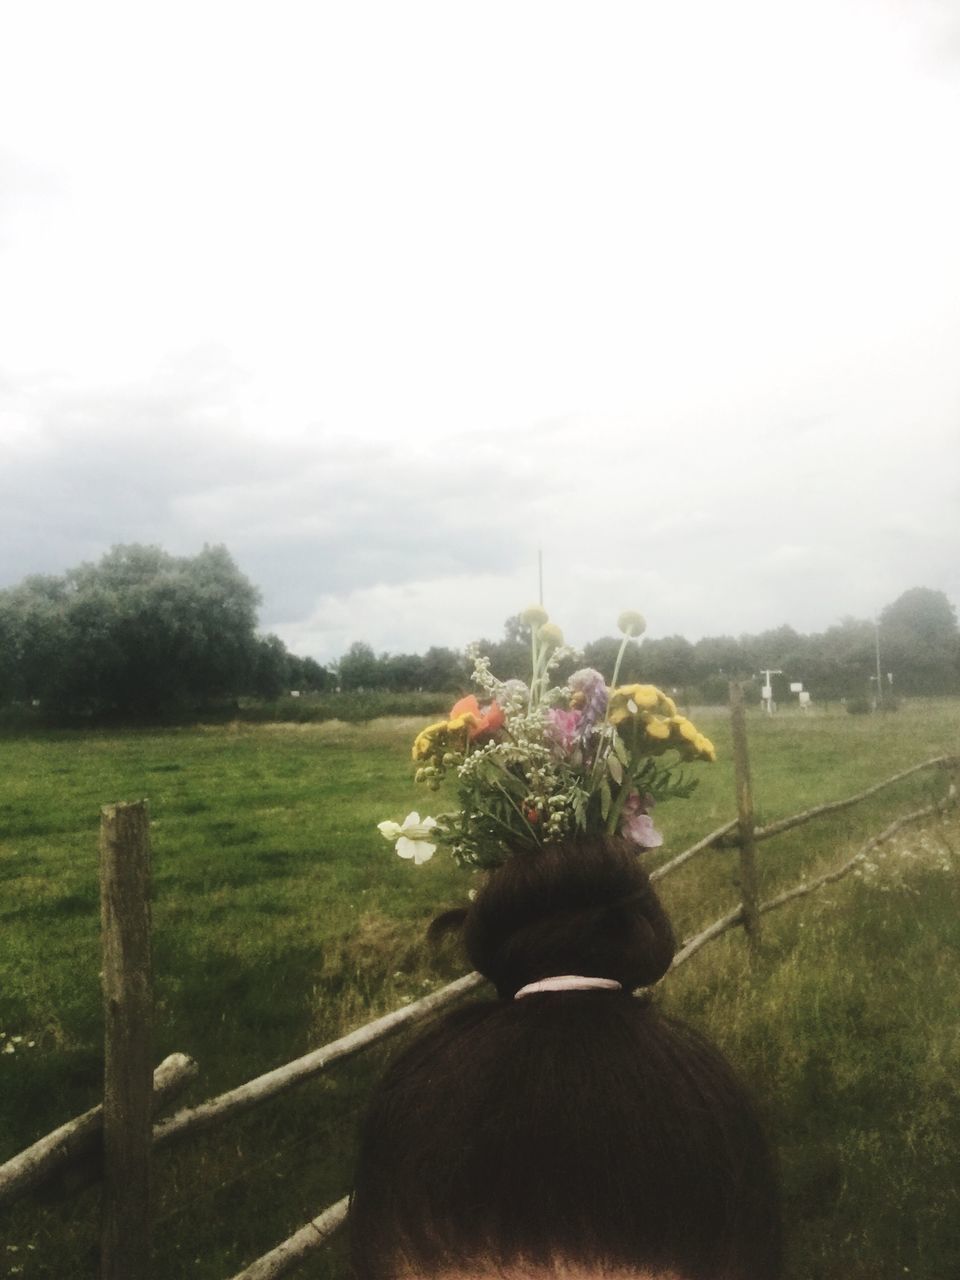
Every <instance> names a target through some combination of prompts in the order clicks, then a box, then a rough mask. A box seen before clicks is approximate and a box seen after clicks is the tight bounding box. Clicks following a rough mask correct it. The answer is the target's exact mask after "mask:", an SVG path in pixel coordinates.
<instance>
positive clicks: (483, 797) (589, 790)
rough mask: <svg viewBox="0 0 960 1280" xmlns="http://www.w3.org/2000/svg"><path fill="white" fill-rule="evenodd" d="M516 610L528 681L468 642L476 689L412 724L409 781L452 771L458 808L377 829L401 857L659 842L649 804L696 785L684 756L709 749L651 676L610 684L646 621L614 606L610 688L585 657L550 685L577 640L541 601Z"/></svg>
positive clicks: (436, 781)
mask: <svg viewBox="0 0 960 1280" xmlns="http://www.w3.org/2000/svg"><path fill="white" fill-rule="evenodd" d="M521 618H522V620H523V622H525V623H526V624H527V625H528V626H529V628H530V660H531V676H530V681H529V683H524V682H523V681H520V680H506V681H503V680H498V679H497V678H496V677H495V676H494V675H493V673H492V672H491V670H490V662H489V659H488V658H485V657H483V656H482V655H480V654H479V653H475V654H474V655H473V657H474V675H473V678H474V681H475V683H476V684H477V685H478V686H479V689H480V696H479V697H477V696H474V695H471V696H469V697H466V698H461V699H460V701H459V702H457V703H456V704H455V705H454V706H453V707H452V708H451V710H450V713H449V715H448V717H447V719H446V720H440V721H437V722H436V723H435V724H430V725H427V727H426V728H425V729H423V730H421V732H420V733H419V734H418V735H417V737H416V739H415V741H414V744H413V759H414V761H415V763H416V764H417V766H418V767H417V771H416V781H417V782H418V783H421V784H423V785H425V786H426V787H427V788H428V789H429V790H431V791H434V792H436V791H439V790H440V787H441V785H442V783H443V781H444V779H445V777H446V776H447V774H448V773H450V772H453V771H455V773H456V780H457V795H458V801H459V808H458V809H457V810H456V811H454V812H451V813H442V814H438V815H437V816H436V817H435V818H433V817H425V818H421V817H420V814H419V813H410V814H408V815H407V817H406V819H405V820H404V822H403V823H397V822H389V821H388V822H381V823H380V824H379V830H380V833H381V834H382V835H383V836H384V838H385V839H387V840H390V841H392V842H394V843H395V844H396V849H397V853H399V854H400V856H401V857H404V858H412V859H413V860H414V861H415V862H417V863H421V862H425V861H426V860H427V859H428V858H430V857H432V855H433V853H434V852H435V851H436V848H437V846H438V845H440V844H445V845H448V846H449V847H450V849H451V851H452V853H453V856H454V858H455V859H456V861H457V862H458V863H460V864H461V865H462V866H467V867H475V868H493V867H498V866H500V865H501V864H502V863H503V862H505V861H506V859H507V858H508V857H511V856H513V855H515V854H522V853H523V852H525V851H533V850H536V849H539V848H541V847H543V846H544V845H547V844H552V843H556V842H558V841H560V840H564V839H567V838H569V837H572V836H576V835H577V834H578V833H587V834H589V833H594V834H601V833H606V834H608V835H614V834H617V835H622V836H625V837H626V838H627V839H630V840H632V841H634V842H635V843H636V844H637V846H638V847H640V848H643V849H652V848H656V847H657V846H658V845H660V844H661V843H662V837H661V835H660V833H659V832H658V831H657V830H656V828H655V827H654V825H653V819H652V817H651V816H650V815H651V811H652V809H653V806H654V805H655V804H656V803H657V802H658V801H660V800H664V799H666V798H668V797H670V796H688V795H690V793H691V792H692V791H693V789H694V787H695V786H696V780H695V779H686V778H685V777H684V775H683V772H682V769H681V768H680V766H681V765H682V764H684V763H688V762H691V761H694V760H707V761H713V760H715V759H716V752H715V751H714V748H713V744H712V743H711V742H710V740H709V739H708V738H705V737H704V736H703V734H702V733H700V731H699V730H698V729H697V728H696V726H695V725H693V724H692V723H691V722H690V721H689V720H688V719H687V718H686V717H685V716H682V715H680V714H679V713H678V711H677V707H676V704H675V703H674V701H673V699H672V698H670V697H669V696H668V695H667V694H665V693H663V692H662V691H661V690H660V689H657V688H656V687H655V686H654V685H649V684H626V685H618V684H617V677H618V676H619V673H620V666H621V663H622V660H623V656H624V653H625V651H626V647H627V643H628V642H629V640H630V638H631V637H632V636H638V635H640V634H641V633H642V632H643V630H644V629H645V625H646V624H645V623H644V620H643V618H642V617H641V615H640V614H638V613H633V612H627V613H623V614H621V616H620V619H619V622H618V626H619V628H620V630H621V632H622V633H623V641H622V643H621V645H620V651H619V654H618V656H617V660H616V664H615V667H614V673H613V680H612V682H611V684H610V686H609V687H608V686H607V684H606V682H605V680H604V678H603V676H602V675H601V674H600V672H598V671H594V670H593V669H592V668H590V667H585V668H583V669H581V670H579V671H575V672H574V673H573V675H571V676H570V678H569V679H568V680H567V681H566V683H565V684H562V685H552V684H551V677H552V675H553V673H554V672H555V671H556V669H557V667H558V666H559V665H560V663H561V662H562V661H563V660H565V659H567V658H570V657H572V656H576V655H575V651H574V650H572V649H569V648H567V647H566V646H565V645H564V643H563V635H562V633H561V631H560V628H559V627H557V626H556V625H555V624H554V623H552V622H550V620H549V618H548V616H547V614H546V612H545V611H544V610H543V609H542V608H540V607H539V606H534V607H532V608H530V609H527V610H526V611H525V612H524V613H523V614H522V615H521ZM668 753H671V754H670V755H669V756H668ZM665 757H667V758H666V759H665Z"/></svg>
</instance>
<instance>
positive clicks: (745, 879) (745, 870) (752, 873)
mask: <svg viewBox="0 0 960 1280" xmlns="http://www.w3.org/2000/svg"><path fill="white" fill-rule="evenodd" d="M730 728H731V731H732V734H733V770H734V777H735V779H736V787H737V825H738V827H739V833H740V894H741V905H742V907H743V928H744V932H745V933H746V935H747V946H748V948H749V950H750V955H751V957H755V956H757V955H758V953H759V951H760V910H759V895H758V892H757V856H756V845H755V843H754V838H753V827H754V823H753V790H752V787H751V784H750V757H749V755H748V754H747V720H746V715H745V713H744V709H743V688H742V687H741V685H740V682H739V681H738V680H731V681H730Z"/></svg>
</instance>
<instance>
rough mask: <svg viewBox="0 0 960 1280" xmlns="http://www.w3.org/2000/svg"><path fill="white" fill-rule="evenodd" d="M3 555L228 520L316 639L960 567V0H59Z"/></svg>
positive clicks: (2, 107) (87, 546) (716, 610)
mask: <svg viewBox="0 0 960 1280" xmlns="http://www.w3.org/2000/svg"><path fill="white" fill-rule="evenodd" d="M2 26H3V34H2V39H0V586H6V585H10V584H12V583H14V582H17V581H19V580H20V579H21V578H22V577H24V576H25V575H26V574H28V573H36V572H42V573H56V572H61V571H62V570H64V569H65V568H67V567H69V566H70V565H73V564H76V563H78V562H80V561H81V560H91V559H96V558H98V557H99V556H100V555H101V554H102V553H103V552H104V551H105V550H107V549H108V548H109V547H110V546H111V545H112V544H114V543H117V542H134V541H136V542H150V543H158V544H160V545H162V546H163V547H165V548H167V549H168V550H170V551H174V552H177V553H191V554H192V553H194V552H196V551H198V550H199V549H200V548H201V547H202V545H203V544H204V542H212V543H220V542H222V543H225V544H226V545H227V546H228V547H229V549H230V551H231V552H232V553H233V555H234V557H235V559H236V560H237V562H238V564H239V565H240V567H241V569H242V570H243V571H244V572H245V573H246V574H247V575H248V576H249V577H250V578H251V579H252V580H253V581H254V582H255V583H256V584H257V585H258V586H259V587H260V589H261V591H262V593H263V609H262V615H261V617H262V624H263V627H264V629H267V630H272V631H275V632H277V633H278V634H279V635H281V636H282V637H283V638H284V639H285V640H286V641H287V643H288V644H289V645H290V646H291V647H292V648H293V649H295V650H296V651H297V652H300V653H309V654H312V655H314V656H316V657H318V658H320V659H321V660H323V659H329V658H331V657H336V656H338V655H339V654H341V653H342V652H343V651H344V650H345V649H346V648H347V646H348V645H349V644H350V642H351V641H353V640H357V639H364V640H368V641H369V642H371V643H372V644H373V645H374V646H375V648H376V649H377V650H383V649H388V650H390V651H411V650H414V651H416V650H420V651H422V650H423V649H424V648H426V647H427V646H428V645H430V644H434V643H439V644H451V645H456V646H460V645H463V644H464V643H466V642H467V641H469V640H471V639H475V638H477V637H478V636H481V635H487V636H493V637H495V636H498V635H499V634H500V631H501V628H502V624H503V620H504V619H505V618H506V617H507V616H508V615H509V614H512V613H515V612H517V611H518V610H519V609H521V608H523V607H524V606H525V605H526V604H528V603H530V602H531V601H532V600H533V599H535V597H536V592H537V550H538V548H541V547H542V549H543V553H544V568H545V596H546V601H545V602H546V604H547V606H548V608H549V609H550V611H551V613H552V614H553V615H554V617H555V618H556V619H557V621H558V622H560V624H561V625H563V626H564V627H565V629H566V631H567V633H568V635H569V637H570V638H571V639H572V640H574V641H575V642H582V641H584V640H586V639H590V638H592V637H595V636H598V635H602V634H609V633H610V632H611V631H612V630H613V629H614V620H615V618H616V616H617V614H618V613H619V612H620V610H622V609H624V608H637V609H640V610H642V611H643V612H644V613H645V614H646V615H647V617H648V619H649V626H650V632H649V633H650V634H651V635H665V634H670V633H673V632H680V633H682V634H685V635H686V636H688V638H690V639H696V638H697V637H699V636H701V635H705V634H706V635H716V634H720V633H734V634H737V633H740V632H744V631H758V630H761V629H764V628H766V627H772V626H776V625H778V624H780V623H782V622H789V623H791V624H792V625H794V626H796V627H797V628H798V629H799V630H802V631H813V630H821V629H823V628H825V627H827V626H829V625H830V624H831V623H833V622H835V621H837V620H838V619H839V618H840V617H841V616H843V615H844V614H854V615H856V616H860V617H869V616H873V615H875V614H876V613H877V612H878V611H879V609H880V608H882V607H883V606H884V605H885V604H887V603H889V602H890V601H891V600H893V599H894V598H895V597H896V596H897V595H899V593H900V592H901V591H903V590H905V589H906V588H908V587H911V586H928V587H933V588H937V589H941V590H943V591H945V592H946V593H947V595H948V596H949V597H950V599H951V600H952V601H953V603H954V604H960V538H958V534H960V164H958V158H960V6H958V5H957V4H955V3H953V2H952V0H943V2H942V3H938V2H936V0H899V2H897V0H864V2H863V3H857V2H855V0H803V2H802V3H801V2H800V0H791V2H790V3H785V2H778V0H726V3H723V4H718V3H716V0H671V3H668V4H664V3H659V2H657V3H654V2H652V0H651V2H650V3H644V2H643V0H631V2H630V3H626V4H623V3H608V2H605V0H578V2H577V3H569V2H566V3H565V2H564V0H547V2H544V3H541V2H539V0H537V2H532V0H509V2H508V3H501V2H499V0H484V2H483V3H482V4H481V3H472V4H467V3H459V2H458V0H440V2H438V3H423V2H419V0H406V2H405V3H402V4H398V3H394V2H389V3H369V2H367V0H350V2H349V3H346V2H344V0H336V2H331V3H323V2H320V3H318V2H317V0H311V2H310V3H283V2H282V0H280V2H276V0H274V2H272V3H270V4H267V3H265V2H264V3H253V4H250V3H246V4H245V3H237V0H232V2H231V3H226V2H220V0H189V2H188V3H179V2H171V0H164V3H159V2H157V3H137V2H136V0H134V2H132V3H131V0H123V2H122V3H117V4H107V3H102V2H101V0H85V2H84V3H82V4H76V3H73V2H72V0H71V2H70V3H60V4H52V3H47V2H45V0H31V2H30V3H29V4H27V3H23V4H19V5H11V6H8V7H7V8H6V9H5V12H4V17H3V24H2Z"/></svg>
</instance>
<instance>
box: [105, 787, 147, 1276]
mask: <svg viewBox="0 0 960 1280" xmlns="http://www.w3.org/2000/svg"><path fill="white" fill-rule="evenodd" d="M100 922H101V931H102V939H103V1007H104V1024H105V1025H104V1038H105V1039H104V1051H105V1052H104V1088H103V1222H102V1228H101V1238H100V1275H101V1280H148V1277H149V1274H150V1150H151V1107H152V1101H153V1097H152V1095H153V1070H152V1066H151V1030H152V1028H151V1022H152V1013H153V1009H152V1004H153V984H152V973H151V960H150V818H149V813H148V810H147V803H146V801H145V800H140V801H137V802H136V803H134V804H114V805H106V806H105V807H104V808H103V809H101V811H100Z"/></svg>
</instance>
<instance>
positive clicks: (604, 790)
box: [600, 778, 613, 822]
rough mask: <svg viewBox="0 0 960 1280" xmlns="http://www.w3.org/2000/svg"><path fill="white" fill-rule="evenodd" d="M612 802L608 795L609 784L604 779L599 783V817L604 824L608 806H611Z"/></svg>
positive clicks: (608, 811) (608, 809) (608, 810)
mask: <svg viewBox="0 0 960 1280" xmlns="http://www.w3.org/2000/svg"><path fill="white" fill-rule="evenodd" d="M612 802H613V797H612V796H611V794H610V783H609V782H608V781H607V780H606V778H604V779H603V781H602V782H601V783H600V817H601V818H602V819H603V820H604V822H606V820H607V817H608V815H609V813H610V805H611V804H612Z"/></svg>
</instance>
